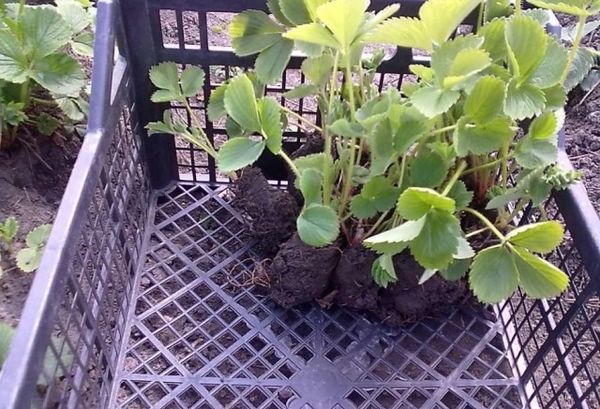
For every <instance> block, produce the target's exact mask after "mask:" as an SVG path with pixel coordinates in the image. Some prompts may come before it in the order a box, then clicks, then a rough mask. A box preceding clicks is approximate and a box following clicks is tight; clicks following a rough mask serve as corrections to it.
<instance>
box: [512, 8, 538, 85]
mask: <svg viewBox="0 0 600 409" xmlns="http://www.w3.org/2000/svg"><path fill="white" fill-rule="evenodd" d="M505 37H506V43H507V45H508V51H509V56H510V61H511V65H512V68H513V71H514V74H515V76H516V77H517V78H519V79H520V82H521V83H522V82H524V81H527V80H528V79H529V78H530V77H531V75H532V74H533V73H534V72H535V70H536V68H537V67H538V66H539V65H540V64H541V63H542V60H543V59H544V56H545V54H546V48H547V47H548V36H547V35H546V33H545V32H544V29H543V28H542V26H540V24H539V23H538V22H537V21H535V20H534V19H533V18H531V17H528V16H524V15H518V16H513V17H511V18H510V19H509V20H508V22H507V23H506V30H505Z"/></svg>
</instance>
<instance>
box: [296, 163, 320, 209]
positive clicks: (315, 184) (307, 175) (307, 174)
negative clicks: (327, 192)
mask: <svg viewBox="0 0 600 409" xmlns="http://www.w3.org/2000/svg"><path fill="white" fill-rule="evenodd" d="M322 179H323V178H322V176H321V172H319V171H318V170H315V169H305V170H304V171H303V172H302V173H301V174H300V178H299V181H298V184H299V188H300V191H301V192H302V196H303V197H304V204H305V205H306V206H310V205H312V204H322V198H321V191H322V189H321V182H322Z"/></svg>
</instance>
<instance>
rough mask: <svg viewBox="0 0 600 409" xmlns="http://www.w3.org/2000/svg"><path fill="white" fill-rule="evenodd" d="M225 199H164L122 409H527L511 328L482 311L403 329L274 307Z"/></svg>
mask: <svg viewBox="0 0 600 409" xmlns="http://www.w3.org/2000/svg"><path fill="white" fill-rule="evenodd" d="M229 198H230V192H229V190H228V188H227V187H226V186H221V187H217V188H214V189H213V188H210V187H208V186H206V185H199V184H195V185H185V184H179V185H177V186H176V187H174V188H173V189H172V190H171V191H169V192H168V193H155V195H154V199H153V203H152V206H153V210H152V214H151V218H152V219H153V223H152V224H151V226H150V227H149V231H148V234H147V237H146V253H147V255H146V258H145V263H143V264H142V265H141V266H140V271H139V272H138V275H137V277H136V282H135V288H136V293H135V295H134V302H133V303H132V307H131V310H130V311H129V315H128V323H127V328H126V334H129V335H128V336H129V338H128V341H126V342H124V343H123V347H122V350H121V354H120V357H119V364H118V374H117V379H116V382H115V384H114V389H113V393H112V404H111V405H110V407H111V408H112V407H118V408H128V409H138V408H168V409H175V408H181V409H193V408H202V409H208V408H211V409H212V408H236V409H242V408H244V409H245V408H269V409H271V408H273V409H275V408H302V409H304V408H306V409H309V408H312V409H333V408H336V409H337V408H379V409H390V408H447V409H459V408H510V407H521V400H520V393H519V387H518V380H517V378H516V377H515V376H514V375H513V372H512V370H511V367H510V365H509V361H508V359H507V352H506V349H505V347H504V344H503V341H502V328H503V327H502V325H501V323H500V322H499V321H498V322H494V321H491V320H488V319H485V318H483V317H482V316H481V314H480V313H477V312H476V311H472V310H456V311H455V312H454V313H452V314H451V315H450V316H449V317H447V318H446V319H445V320H437V321H434V320H427V321H423V322H421V323H418V324H414V325H412V326H407V327H406V328H402V329H390V328H386V327H383V326H381V325H377V324H373V323H371V322H369V321H368V320H367V319H365V318H364V317H362V316H360V315H358V314H355V313H353V312H351V311H349V310H345V309H340V308H333V309H330V310H322V309H320V308H318V307H313V306H304V307H301V308H296V309H291V310H284V309H281V308H278V307H276V306H275V305H274V304H273V303H272V302H271V301H270V300H269V299H268V297H265V296H264V295H262V294H261V291H260V290H259V289H255V288H251V287H246V286H239V285H237V284H236V283H240V282H244V281H247V279H248V277H250V276H251V274H252V271H253V270H254V262H253V261H252V260H253V259H256V257H255V255H254V254H253V253H252V250H251V247H250V245H248V244H247V243H246V241H245V240H244V226H245V223H244V220H243V218H242V217H241V216H240V215H239V214H238V213H237V212H236V211H235V210H233V209H232V208H231V207H230V205H229V204H228V202H229Z"/></svg>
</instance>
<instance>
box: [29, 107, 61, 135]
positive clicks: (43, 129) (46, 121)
mask: <svg viewBox="0 0 600 409" xmlns="http://www.w3.org/2000/svg"><path fill="white" fill-rule="evenodd" d="M35 125H36V127H37V129H38V131H40V133H41V134H42V135H46V136H51V135H52V134H53V133H54V132H55V131H56V130H57V129H58V127H59V126H60V121H59V120H58V119H56V118H55V117H53V116H52V115H49V114H47V113H46V112H42V113H40V114H39V115H38V116H37V117H36V118H35Z"/></svg>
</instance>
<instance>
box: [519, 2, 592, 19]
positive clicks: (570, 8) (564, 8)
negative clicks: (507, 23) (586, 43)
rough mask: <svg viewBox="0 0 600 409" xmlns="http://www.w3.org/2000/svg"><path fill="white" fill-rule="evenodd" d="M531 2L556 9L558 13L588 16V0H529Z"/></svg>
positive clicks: (538, 5) (537, 5) (545, 7)
mask: <svg viewBox="0 0 600 409" xmlns="http://www.w3.org/2000/svg"><path fill="white" fill-rule="evenodd" d="M528 2H529V3H531V4H533V5H534V6H536V7H541V8H544V9H548V10H552V11H556V12H558V13H566V14H571V15H574V16H587V15H589V13H588V12H587V11H586V5H587V3H588V1H587V0H565V1H561V0H528Z"/></svg>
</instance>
